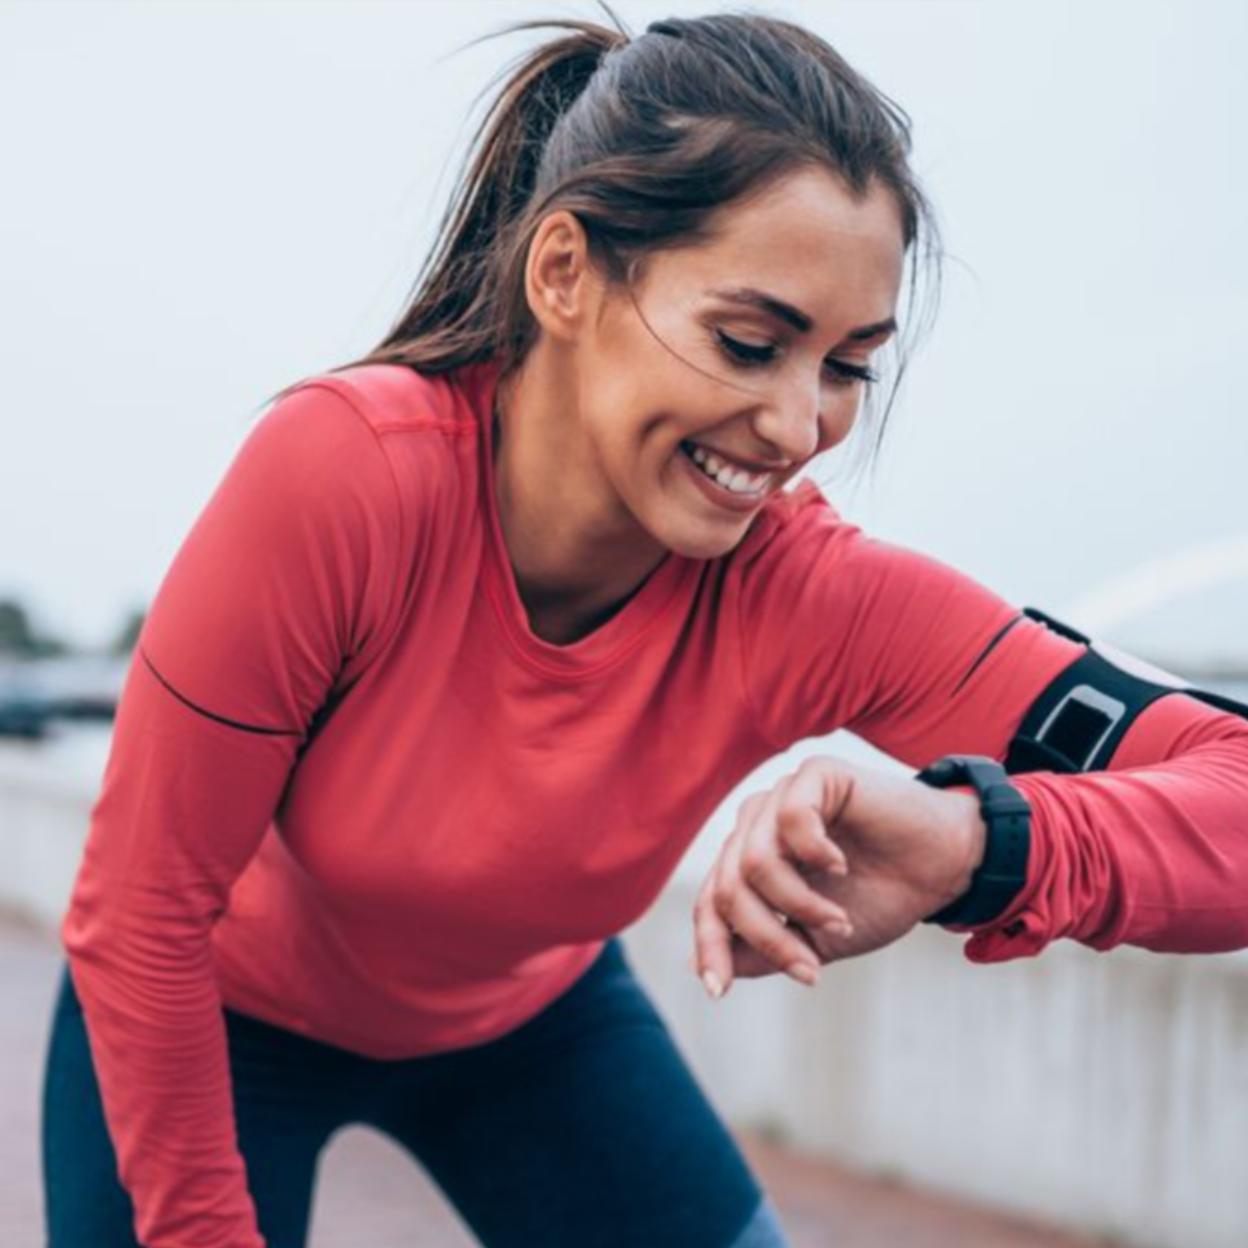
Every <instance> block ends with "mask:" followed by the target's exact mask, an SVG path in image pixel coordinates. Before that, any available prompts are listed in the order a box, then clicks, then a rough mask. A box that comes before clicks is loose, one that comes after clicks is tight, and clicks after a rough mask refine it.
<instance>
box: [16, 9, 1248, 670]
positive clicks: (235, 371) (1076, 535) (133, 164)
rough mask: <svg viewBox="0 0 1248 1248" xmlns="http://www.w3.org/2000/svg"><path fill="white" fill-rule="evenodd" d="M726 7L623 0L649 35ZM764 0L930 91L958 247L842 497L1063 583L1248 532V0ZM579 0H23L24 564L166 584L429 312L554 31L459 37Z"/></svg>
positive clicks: (96, 586)
mask: <svg viewBox="0 0 1248 1248" xmlns="http://www.w3.org/2000/svg"><path fill="white" fill-rule="evenodd" d="M713 7H714V6H708V5H702V4H688V3H680V2H679V0H672V2H668V3H664V4H649V3H634V2H630V0H617V3H616V8H617V11H618V12H619V13H620V14H621V15H622V16H623V17H624V18H625V19H626V20H627V21H629V22H630V23H631V24H633V26H634V27H635V28H636V29H637V30H640V29H642V28H643V27H644V25H645V24H646V23H647V22H648V21H650V20H652V19H654V18H656V17H661V16H665V15H671V14H677V13H678V14H682V15H692V14H697V13H699V12H707V11H712V10H713ZM757 7H758V8H760V9H762V10H763V11H766V12H769V13H774V14H776V15H780V16H787V17H791V18H796V19H798V20H801V21H803V22H804V23H806V24H807V25H809V26H811V27H813V28H814V29H815V30H816V31H818V33H819V34H821V35H823V36H824V37H825V38H827V39H829V40H830V41H831V42H832V43H833V44H834V45H835V46H837V47H838V48H839V50H840V51H841V52H842V53H843V54H845V55H846V57H847V58H848V59H849V60H850V61H851V63H853V64H854V65H855V66H856V67H857V68H858V69H860V70H861V71H863V72H864V73H866V74H867V75H868V76H869V77H870V78H871V79H872V80H873V81H874V82H875V83H876V85H877V86H879V87H881V88H882V89H883V90H885V91H886V92H888V93H889V94H890V95H891V96H893V97H894V98H895V99H896V100H897V101H898V102H899V103H901V104H902V105H903V107H905V108H906V109H907V110H908V111H909V113H910V114H911V116H912V118H913V120H914V126H915V141H916V154H915V162H916V166H917V169H918V171H919V174H920V175H921V177H922V178H923V179H924V181H925V185H926V187H927V190H928V192H929V194H930V196H931V197H932V198H933V199H934V201H935V203H936V207H937V210H938V212H939V214H940V219H941V222H942V225H943V228H944V231H945V237H946V242H947V245H948V248H949V250H950V252H951V253H952V255H953V260H952V261H951V262H950V263H949V265H948V271H947V276H946V287H945V298H944V302H943V305H942V309H941V313H940V319H939V321H938V323H937V327H936V330H935V332H934V333H933V334H932V336H931V337H930V338H929V340H928V342H927V344H926V346H925V348H924V349H923V351H922V352H921V354H920V355H919V356H918V357H917V359H916V360H915V363H914V366H913V369H912V371H911V374H910V377H909V379H908V381H907V385H906V389H905V390H904V392H903V397H902V400H901V401H900V403H899V405H898V407H897V408H896V409H895V411H894V414H893V421H894V424H893V427H892V429H891V431H890V435H889V440H888V442H887V444H886V451H885V455H884V459H883V461H882V463H881V466H880V470H879V472H878V474H877V476H876V478H875V482H874V485H873V486H872V487H871V488H870V489H864V488H861V487H860V488H857V489H851V488H850V487H849V486H845V487H843V488H842V489H840V493H839V494H838V493H837V489H836V488H833V489H830V492H831V493H833V494H834V496H835V501H837V502H838V505H840V506H841V507H842V510H843V511H845V512H846V514H847V515H849V516H850V517H851V518H852V519H854V520H856V521H857V522H859V523H861V524H864V526H866V527H868V528H870V529H872V530H873V531H875V532H878V533H880V534H881V535H883V536H887V537H889V538H891V539H893V540H896V541H902V542H905V543H907V544H909V545H913V546H916V547H918V548H921V549H924V550H927V551H929V552H930V553H932V554H935V555H937V556H938V557H940V558H942V559H945V560H946V561H948V562H950V563H953V564H955V565H956V566H958V567H961V568H962V569H963V570H965V571H967V572H969V573H970V574H972V575H974V576H977V577H979V578H980V579H981V580H983V581H984V582H986V583H987V584H989V585H991V586H993V587H994V588H995V589H997V590H998V591H999V592H1001V593H1003V594H1005V595H1007V596H1008V597H1011V598H1012V599H1014V600H1015V601H1016V602H1018V603H1020V604H1022V603H1032V604H1034V605H1036V606H1040V607H1042V608H1044V609H1047V610H1049V611H1052V612H1057V613H1060V612H1061V611H1062V609H1063V608H1065V607H1066V606H1067V605H1068V604H1072V603H1075V602H1077V601H1079V600H1080V599H1081V598H1083V597H1084V596H1085V595H1087V594H1089V593H1091V592H1092V591H1094V590H1096V589H1097V588H1098V587H1100V586H1103V585H1104V584H1105V583H1106V582H1107V581H1108V580H1109V579H1110V578H1112V577H1115V576H1118V575H1121V574H1122V573H1124V572H1126V571H1127V570H1128V569H1131V568H1133V567H1137V566H1139V565H1142V564H1144V563H1145V562H1147V561H1149V560H1155V559H1157V558H1160V557H1164V556H1167V555H1175V554H1178V553H1180V552H1183V551H1191V550H1194V549H1196V548H1198V547H1199V546H1201V545H1202V544H1208V543H1210V542H1214V541H1217V540H1221V539H1228V538H1231V537H1233V536H1235V535H1240V536H1243V535H1245V534H1248V514H1246V508H1245V505H1244V498H1245V476H1246V475H1248V427H1246V424H1245V411H1244V406H1245V405H1244V403H1243V401H1242V398H1241V387H1242V384H1243V369H1242V365H1241V361H1242V359H1243V357H1244V352H1243V349H1242V340H1243V337H1244V331H1245V328H1246V327H1248V315H1246V313H1248V282H1246V280H1245V279H1246V278H1248V245H1246V244H1245V241H1244V223H1245V222H1246V221H1248V174H1246V172H1245V160H1244V155H1243V152H1244V133H1245V123H1246V121H1248V75H1245V74H1244V71H1243V49H1244V47H1245V46H1248V5H1244V4H1242V3H1240V2H1238V0H1236V2H1227V3H1213V2H1212V0H1208V2H1206V3H1203V4H1200V3H1197V4H1193V3H1190V2H1189V3H1183V4H1179V3H1167V4H1159V3H1140V2H1139V0H1133V2H1132V3H1130V4H1128V3H1108V2H1102V3H1098V4H1086V3H1081V4H1064V3H1057V2H1055V0H1044V2H1043V3H1021V2H1011V3H1005V2H1002V0H992V2H988V3H977V2H973V0H966V2H962V3H944V2H941V0H921V2H919V3H904V2H900V0H898V2H893V3H887V2H885V3H882V2H880V0H871V2H860V3H810V2H806V3H801V4H789V5H770V4H763V5H759V6H757ZM569 13H574V14H580V15H591V16H592V15H593V13H594V9H593V6H592V5H591V4H590V3H588V0H586V2H585V3H579V4H569V3H562V4H560V3H550V2H547V0H514V2H512V0H494V2H492V3H466V2H464V0H456V2H455V3H431V2H426V3H411V4H366V3H351V4H336V3H335V4H328V3H326V4H305V3H295V2H286V3H275V4H263V3H248V4H232V3H209V4H193V3H166V4H110V3H106V2H104V0H91V2H90V3H82V4H77V3H73V4H71V3H55V2H52V3H49V2H47V0H42V2H40V3H25V4H18V3H7V4H0V177H2V179H3V186H4V194H3V197H2V199H0V363H2V364H3V369H4V376H5V378H6V382H7V386H6V390H7V393H6V396H5V402H4V404H3V412H4V429H3V437H2V441H0V595H4V594H9V593H14V594H17V595H19V596H20V597H21V598H22V599H24V600H25V601H26V602H27V603H28V604H29V605H30V606H31V607H32V608H33V609H34V610H35V611H36V613H37V619H38V621H39V623H40V624H41V625H43V626H45V627H47V628H49V629H50V630H52V631H54V632H56V633H58V634H60V635H63V636H66V637H68V638H70V639H71V640H73V641H76V642H78V643H80V644H84V645H94V644H101V643H103V642H104V641H105V640H107V639H108V638H109V637H110V636H111V635H112V634H113V632H114V631H115V630H116V628H117V626H118V624H119V622H120V620H121V617H122V615H123V613H124V612H125V611H126V609H127V608H128V607H131V606H138V607H141V606H143V605H144V604H145V603H146V602H147V600H148V599H149V598H150V596H151V594H152V593H153V592H154V590H155V587H156V585H157V584H158V583H159V580H160V577H161V576H162V575H163V573H164V570H165V568H166V566H167V565H168V563H169V560H170V559H171V558H172V556H173V553H174V551H175V550H176V549H177V546H178V544H179V543H180V541H181V540H182V538H183V537H184V535H185V533H186V531H187V529H188V528H189V526H190V524H191V523H192V521H193V519H194V517H195V515H196V514H197V513H198V511H199V509H200V508H201V507H202V505H203V503H204V502H205V500H206V499H207V497H208V495H209V493H210V492H211V490H212V489H213V487H214V486H215V484H216V482H217V481H218V479H219V478H220V475H221V473H222V472H223V471H224V469H225V467H226V465H227V464H228V462H229V459H230V457H231V456H232V454H233V453H234V451H235V450H236V448H237V446H238V443H239V441H240V440H241V439H242V437H243V436H245V433H246V431H247V429H248V427H249V423H250V422H251V420H252V413H253V409H255V407H256V405H257V404H259V403H260V402H261V400H262V399H263V398H264V396H265V395H267V394H269V393H271V392H272V391H274V390H276V389H277V388H279V387H280V386H282V385H285V384H287V383H288V382H290V381H291V380H293V379H295V378H296V377H299V376H303V375H306V374H308V373H310V372H314V371H316V370H318V369H321V368H324V367H328V366H331V365H334V364H337V363H340V362H342V361H344V360H346V359H349V358H352V357H354V356H356V355H358V354H360V353H362V352H363V351H365V350H367V349H368V348H369V347H370V346H372V345H373V344H374V343H375V342H376V341H377V340H378V339H379V338H380V337H381V336H382V335H383V334H384V332H385V331H386V329H387V327H388V326H389V324H390V321H391V319H392V318H393V316H394V315H395V313H396V312H397V310H398V308H399V306H400V304H401V302H402V300H403V298H404V295H405V293H406V291H407V290H408V287H409V285H410V282H411V280H412V277H413V275H414V273H415V270H416V268H417V265H418V263H419V261H420V258H421V256H422V255H423V253H424V250H425V248H426V246H427V244H428V241H429V239H430V237H431V231H432V228H433V226H434V224H435V222H436V219H437V216H438V214H439V213H440V211H441V209H442V206H443V202H444V197H445V194H446V191H447V189H448V187H449V179H450V172H451V169H452V168H453V166H452V165H451V164H450V163H449V162H452V161H454V160H456V159H457V158H458V154H459V153H460V152H461V151H462V147H463V144H464V141H465V139H466V135H467V128H466V125H465V119H466V118H467V116H468V110H469V107H470V104H471V101H472V98H473V96H474V95H475V94H476V93H477V92H478V91H480V90H481V89H482V88H483V87H484V86H485V84H486V82H487V80H488V78H489V77H490V75H491V74H492V73H493V72H494V71H495V70H497V69H498V68H500V67H501V66H502V64H503V63H504V62H505V61H506V60H507V59H509V58H510V57H511V56H512V55H514V54H515V53H517V52H518V51H520V50H521V48H522V47H523V46H525V45H524V38H523V37H513V38H512V39H510V40H509V41H493V42H491V43H489V44H487V45H485V46H482V47H476V48H473V49H470V50H467V51H462V52H459V53H458V54H456V55H453V56H451V55H449V54H450V53H451V52H453V51H454V49H456V48H457V47H459V46H460V45H462V44H463V43H465V42H466V41H467V40H468V39H470V38H472V37H473V36H475V35H478V34H482V33H484V32H486V31H487V30H490V29H493V28H495V27H497V26H499V25H502V24H504V23H505V22H507V21H508V20H516V19H523V18H533V17H540V16H545V15H549V14H569ZM1236 348H1238V350H1237V349H1236ZM838 488H840V487H838ZM1246 622H1248V587H1246V586H1245V583H1244V578H1243V577H1241V578H1240V580H1239V581H1238V582H1237V583H1235V584H1232V585H1227V586H1223V587H1221V588H1218V589H1206V590H1203V591H1200V592H1197V593H1187V594H1184V595H1181V596H1180V597H1179V598H1178V599H1176V601H1175V602H1173V603H1171V604H1170V605H1169V606H1167V607H1161V608H1153V609H1150V610H1147V611H1144V612H1142V613H1139V614H1138V615H1137V618H1135V619H1133V620H1130V621H1128V622H1126V623H1124V624H1123V625H1122V626H1121V627H1120V628H1119V629H1118V630H1117V632H1116V633H1115V635H1114V636H1113V640H1115V641H1117V642H1118V643H1119V644H1120V645H1131V646H1135V647H1136V648H1140V649H1145V650H1150V651H1151V652H1152V653H1154V654H1158V653H1164V654H1167V655H1169V654H1171V653H1178V652H1182V653H1184V654H1190V655H1197V656H1199V655H1206V654H1210V653H1214V652H1216V653H1220V654H1224V655H1229V656H1233V657H1240V658H1245V657H1248V630H1246V629H1245V623H1246Z"/></svg>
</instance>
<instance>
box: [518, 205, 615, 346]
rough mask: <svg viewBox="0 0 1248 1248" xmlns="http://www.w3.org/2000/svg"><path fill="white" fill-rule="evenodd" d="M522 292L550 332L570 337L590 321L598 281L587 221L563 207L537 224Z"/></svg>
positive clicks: (598, 289) (574, 335) (559, 337)
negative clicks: (591, 256)
mask: <svg viewBox="0 0 1248 1248" xmlns="http://www.w3.org/2000/svg"><path fill="white" fill-rule="evenodd" d="M524 294H525V298H526V299H527V301H528V305H529V310H530V311H531V312H532V313H533V316H534V318H535V319H536V320H537V323H538V324H539V325H540V326H541V327H542V329H543V330H544V331H545V332H546V333H548V334H550V335H551V337H553V338H556V339H559V340H561V341H570V340H572V339H575V338H576V337H577V336H578V335H579V334H580V332H581V330H582V328H583V327H584V326H585V325H587V324H592V322H593V318H594V315H595V308H596V304H597V300H598V297H599V294H600V283H599V281H598V278H597V274H596V273H595V272H594V268H593V265H592V264H591V263H590V257H589V239H588V238H587V237H586V234H585V227H584V226H583V225H581V223H580V221H579V220H577V218H576V216H575V215H574V214H572V213H570V212H568V211H567V210H566V209H563V208H561V209H559V210H558V211H557V212H552V213H549V214H548V215H547V216H545V217H543V218H542V220H541V221H540V223H539V224H538V227H537V231H536V232H535V233H534V235H533V241H532V242H531V243H530V244H529V254H528V258H527V260H526V262H525V267H524Z"/></svg>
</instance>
